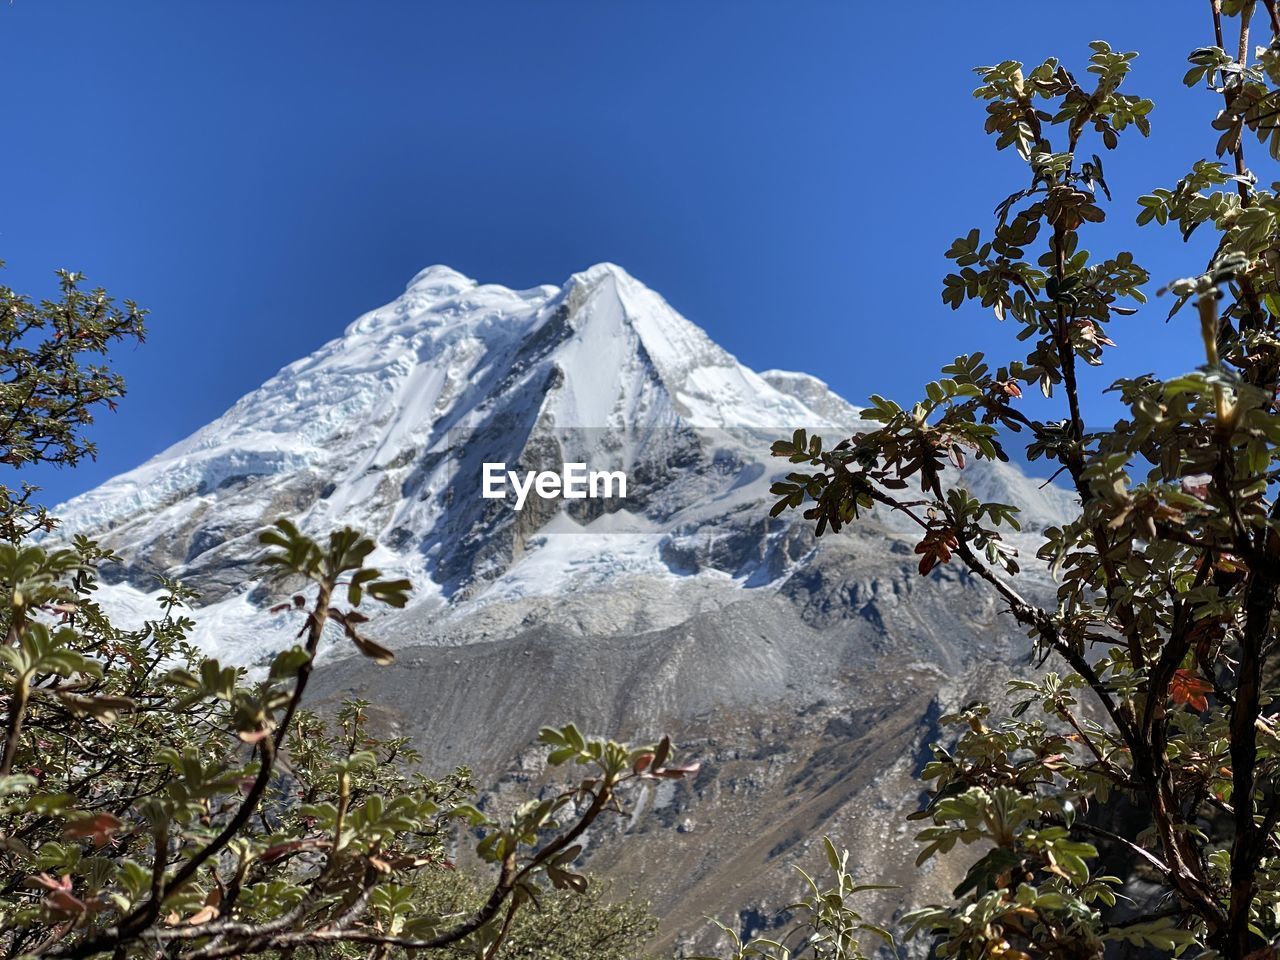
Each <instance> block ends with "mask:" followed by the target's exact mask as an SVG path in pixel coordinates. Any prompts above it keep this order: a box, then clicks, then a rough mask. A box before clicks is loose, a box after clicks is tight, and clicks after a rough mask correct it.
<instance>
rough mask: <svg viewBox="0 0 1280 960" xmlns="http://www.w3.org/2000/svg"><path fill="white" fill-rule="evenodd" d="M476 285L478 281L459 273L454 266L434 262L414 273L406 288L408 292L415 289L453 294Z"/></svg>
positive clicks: (439, 293) (420, 291)
mask: <svg viewBox="0 0 1280 960" xmlns="http://www.w3.org/2000/svg"><path fill="white" fill-rule="evenodd" d="M475 285H476V281H474V280H472V279H471V278H470V277H468V276H466V275H465V274H462V273H459V272H458V271H457V270H455V269H453V267H450V266H446V265H445V264H443V263H433V264H432V265H431V266H429V267H426V268H424V269H422V270H419V271H418V272H417V273H416V274H414V275H413V279H412V280H410V281H409V282H408V283H407V284H405V288H404V289H405V292H406V293H408V292H410V291H415V292H418V293H426V294H435V295H445V296H452V295H454V294H458V293H461V292H462V291H464V290H469V289H470V288H472V287H474V286H475Z"/></svg>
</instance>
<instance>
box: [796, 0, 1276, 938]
mask: <svg viewBox="0 0 1280 960" xmlns="http://www.w3.org/2000/svg"><path fill="white" fill-rule="evenodd" d="M1206 12H1207V13H1208V15H1209V21H1210V23H1211V25H1212V28H1213V38H1212V39H1213V44H1212V45H1210V46H1202V47H1199V48H1197V49H1196V50H1195V51H1193V52H1192V54H1191V55H1190V63H1191V68H1190V70H1189V71H1188V73H1187V77H1186V80H1187V83H1188V85H1191V86H1204V87H1207V88H1208V89H1209V90H1210V91H1211V93H1212V94H1213V96H1214V97H1215V98H1216V99H1217V100H1218V101H1219V102H1220V103H1221V105H1222V108H1221V112H1220V113H1219V115H1218V118H1217V119H1216V120H1215V121H1214V124H1213V126H1214V128H1215V131H1217V133H1216V134H1215V143H1214V149H1215V150H1216V154H1217V157H1218V158H1221V159H1202V160H1198V161H1196V162H1195V163H1194V165H1193V166H1192V168H1191V172H1190V173H1189V174H1188V175H1187V176H1186V177H1184V178H1183V179H1182V180H1181V181H1180V182H1179V183H1177V184H1176V185H1175V186H1174V187H1172V188H1169V189H1165V188H1160V189H1157V190H1155V191H1153V192H1152V193H1151V194H1149V195H1147V196H1144V197H1142V198H1141V199H1140V200H1139V201H1138V204H1139V212H1138V221H1139V223H1158V224H1176V225H1177V226H1178V228H1179V230H1180V232H1181V233H1182V235H1183V236H1184V237H1189V236H1191V235H1192V234H1193V233H1195V234H1197V235H1198V234H1202V233H1204V232H1206V231H1213V232H1214V233H1215V235H1216V239H1217V242H1216V245H1215V248H1214V250H1213V253H1212V258H1211V260H1210V262H1209V263H1208V264H1206V265H1204V266H1203V268H1199V267H1197V271H1198V272H1197V275H1196V276H1193V277H1191V278H1189V279H1185V280H1180V281H1177V282H1175V283H1173V284H1172V285H1171V286H1170V288H1169V290H1170V292H1171V294H1172V296H1173V298H1174V302H1173V311H1172V313H1171V318H1173V317H1177V318H1178V320H1179V321H1181V319H1182V317H1184V316H1185V315H1186V314H1184V313H1182V312H1181V309H1182V308H1183V307H1184V306H1186V305H1189V304H1194V306H1195V316H1194V318H1193V319H1192V320H1191V322H1192V323H1193V324H1194V325H1195V328H1196V330H1197V331H1198V333H1199V334H1200V336H1199V338H1198V339H1199V341H1200V342H1202V343H1203V348H1204V353H1203V356H1191V357H1189V358H1188V360H1187V365H1188V366H1190V367H1193V368H1194V369H1192V371H1191V372H1189V373H1186V374H1183V375H1181V376H1176V377H1172V378H1169V379H1162V378H1160V377H1157V376H1155V375H1152V374H1148V375H1145V376H1140V377H1131V378H1125V379H1121V380H1118V381H1116V382H1115V383H1114V385H1113V386H1112V387H1111V388H1110V389H1111V391H1112V392H1114V394H1115V395H1116V396H1117V397H1118V399H1119V401H1120V403H1121V404H1122V405H1123V407H1124V409H1125V413H1124V415H1123V416H1122V417H1121V418H1120V419H1118V420H1117V421H1116V422H1115V423H1114V424H1113V425H1112V426H1111V427H1109V428H1105V429H1096V430H1094V429H1089V428H1087V427H1086V422H1087V421H1086V414H1085V407H1086V404H1087V403H1088V401H1089V395H1088V393H1087V391H1086V390H1084V388H1083V387H1082V384H1081V378H1080V376H1079V374H1080V371H1081V369H1082V366H1100V365H1103V364H1104V362H1105V361H1106V358H1107V355H1108V352H1109V351H1110V349H1111V348H1112V347H1113V346H1114V343H1113V342H1112V338H1111V337H1112V334H1111V329H1112V327H1113V324H1114V321H1115V320H1116V319H1117V317H1124V316H1127V315H1129V314H1131V313H1133V312H1134V311H1135V309H1136V308H1137V307H1138V306H1139V305H1140V304H1142V303H1143V300H1144V297H1143V293H1142V291H1141V287H1142V285H1143V284H1144V283H1145V282H1146V281H1147V273H1146V271H1145V270H1143V269H1142V268H1141V267H1140V266H1138V264H1137V262H1136V261H1135V258H1134V256H1133V255H1132V254H1131V253H1129V252H1127V251H1126V252H1119V253H1115V254H1112V255H1103V256H1097V255H1095V254H1093V253H1091V252H1090V251H1089V250H1087V249H1085V247H1084V245H1083V239H1082V238H1083V236H1084V235H1085V233H1087V232H1089V231H1090V230H1092V229H1093V228H1094V225H1096V224H1099V223H1102V222H1103V221H1104V220H1105V219H1106V216H1107V214H1106V210H1107V206H1108V202H1109V201H1111V190H1110V187H1109V186H1108V184H1107V181H1106V179H1105V172H1104V165H1103V160H1102V158H1101V157H1100V156H1099V155H1098V154H1097V153H1093V152H1089V151H1088V148H1087V147H1086V146H1085V143H1086V142H1087V141H1088V140H1091V139H1097V140H1099V141H1100V147H1101V149H1102V150H1103V151H1106V150H1110V149H1113V148H1115V147H1116V146H1117V145H1118V143H1119V140H1120V137H1121V136H1122V135H1123V134H1124V133H1125V132H1126V131H1127V130H1129V129H1130V128H1133V129H1136V130H1137V131H1138V132H1140V133H1142V134H1144V135H1145V134H1146V133H1147V130H1148V126H1147V116H1148V114H1149V113H1150V111H1151V109H1152V104H1151V102H1150V101H1148V100H1145V99H1142V98H1138V97H1134V96H1131V95H1128V94H1126V93H1122V92H1121V91H1122V87H1123V84H1124V83H1125V81H1126V80H1127V75H1128V72H1129V68H1130V65H1131V63H1132V61H1133V59H1134V56H1135V55H1134V54H1132V53H1120V52H1117V51H1114V50H1112V49H1111V48H1110V47H1109V46H1108V45H1107V44H1106V43H1103V42H1101V41H1098V42H1095V43H1093V44H1092V45H1091V46H1092V55H1091V57H1090V58H1089V65H1088V73H1089V74H1090V75H1091V79H1090V80H1089V82H1087V83H1082V82H1081V81H1079V80H1077V79H1076V77H1075V75H1074V74H1072V73H1071V72H1070V71H1069V70H1067V69H1066V68H1065V67H1064V66H1063V65H1062V64H1061V63H1059V62H1058V61H1057V60H1053V59H1050V60H1047V61H1045V62H1044V63H1042V64H1040V65H1038V66H1036V67H1035V68H1033V69H1031V70H1029V71H1027V70H1024V69H1023V67H1022V65H1021V64H1018V63H1016V62H1013V61H1007V62H1004V63H1000V64H997V65H995V66H990V67H982V68H980V69H979V70H978V74H979V77H980V86H979V87H978V89H977V91H976V96H977V97H978V98H979V99H981V100H982V101H983V102H984V103H985V104H986V111H987V123H986V128H987V131H988V132H989V133H991V134H992V135H993V136H994V137H995V138H996V146H997V148H998V149H1005V148H1013V149H1015V150H1016V151H1017V153H1018V154H1019V155H1020V156H1021V158H1022V159H1023V161H1024V162H1025V163H1026V166H1027V171H1028V182H1027V184H1026V186H1025V187H1024V188H1023V189H1020V190H1018V191H1017V192H1015V193H1014V194H1012V195H1011V196H1009V197H1008V198H1007V199H1005V200H1004V201H1002V202H1001V203H1000V204H999V205H998V206H997V207H996V211H995V223H994V225H993V227H992V228H991V229H988V230H986V231H983V230H978V229H974V230H970V231H969V232H967V233H966V234H965V235H963V236H961V237H960V238H958V239H957V240H956V241H955V243H953V244H952V246H951V248H950V250H948V251H947V256H948V257H949V258H950V259H951V260H952V261H954V263H955V271H954V272H953V273H952V274H951V275H950V276H948V277H947V278H946V280H945V281H944V287H943V293H942V299H943V301H944V303H946V304H948V305H950V306H951V307H952V308H954V309H959V308H961V307H962V306H964V305H966V304H977V305H979V306H981V307H982V308H984V309H985V310H989V311H990V312H991V313H992V314H994V316H995V317H996V319H997V320H1001V321H1005V322H1006V323H1012V324H1013V325H1014V327H1015V329H1016V334H1017V340H1018V341H1019V342H1021V343H1023V344H1025V348H1024V351H1023V352H1022V353H1021V355H1017V354H1015V355H1014V356H1012V357H1010V358H1008V359H1006V360H1003V361H999V362H996V361H989V360H988V359H987V358H986V357H984V356H982V355H981V354H976V353H975V354H963V355H961V356H959V357H957V358H956V360H955V361H954V362H953V363H952V364H949V365H948V366H947V367H946V368H945V369H944V370H943V376H942V377H941V378H940V379H939V380H937V381H936V382H934V383H931V384H928V385H927V387H926V388H925V391H924V396H923V397H922V398H921V399H920V400H918V401H916V402H914V403H912V404H909V405H899V404H897V403H895V402H893V401H891V400H888V399H885V398H882V397H878V396H877V397H872V398H871V401H870V404H869V406H868V407H867V408H866V409H865V411H864V414H863V416H864V418H865V419H866V420H868V421H870V422H871V428H870V429H867V430H865V431H864V432H861V433H859V434H858V435H856V436H853V437H848V438H844V439H842V440H840V441H839V442H837V443H836V444H835V445H834V446H829V445H828V444H826V443H825V442H824V441H823V440H822V439H821V438H817V437H812V436H809V435H807V434H806V433H804V432H803V431H798V432H797V433H796V434H795V435H794V436H793V437H792V438H791V439H789V440H781V441H779V442H778V443H776V444H775V445H774V451H773V452H774V454H775V455H777V456H779V457H781V458H785V459H786V460H788V461H790V463H791V464H792V465H793V472H792V473H790V474H789V475H788V476H786V477H785V478H784V479H782V480H780V481H779V482H778V483H777V484H776V485H775V487H774V492H775V494H776V495H777V496H778V498H779V499H778V502H777V504H776V505H775V507H774V513H775V515H776V514H778V513H781V512H784V511H786V510H790V509H803V510H804V511H805V512H804V515H805V517H806V518H808V519H809V520H811V521H813V522H814V523H815V526H816V529H817V532H818V533H819V534H822V533H825V532H826V531H828V530H833V531H838V530H840V529H841V528H842V526H844V525H845V524H847V523H850V522H852V521H853V520H854V519H856V518H857V517H859V516H860V515H861V514H863V513H864V512H866V511H868V510H871V509H878V510H889V511H893V512H896V513H898V514H900V515H901V516H903V517H905V518H907V520H908V522H909V523H910V524H911V525H913V526H914V528H915V529H916V530H917V531H918V542H917V546H916V552H917V553H918V554H919V555H920V557H921V560H920V572H921V573H922V574H929V573H930V572H931V571H933V570H934V569H935V568H936V567H938V566H939V565H942V564H946V563H958V564H960V565H962V566H963V567H964V568H965V569H966V570H967V571H968V573H969V574H970V575H971V576H972V577H973V578H974V579H975V581H976V582H979V583H980V584H982V585H985V587H986V588H988V589H990V590H993V591H994V592H995V593H996V595H997V596H998V597H999V598H1000V600H1001V601H1002V605H1003V608H1004V610H1005V611H1007V613H1009V614H1010V615H1012V617H1013V618H1014V619H1015V620H1016V621H1017V623H1018V624H1020V625H1021V626H1022V627H1023V628H1024V629H1025V630H1026V631H1027V633H1028V635H1029V636H1030V638H1031V639H1032V641H1033V642H1034V645H1035V649H1036V651H1037V653H1038V654H1039V656H1040V658H1041V664H1042V665H1043V664H1044V663H1045V662H1047V661H1049V660H1056V661H1057V663H1056V665H1055V670H1054V672H1045V673H1042V674H1041V675H1040V676H1039V678H1038V679H1037V680H1035V681H1017V682H1015V683H1014V685H1013V687H1014V694H1015V696H1016V697H1017V699H1018V700H1019V703H1018V705H1017V707H1016V708H1015V709H1014V710H1013V712H1012V715H1010V716H1006V717H993V716H992V714H991V711H990V709H989V708H988V707H986V706H983V705H981V704H979V705H974V706H971V707H970V708H968V709H966V710H964V711H962V712H960V713H958V714H957V715H955V716H953V717H949V718H947V722H948V723H949V724H951V725H953V726H954V728H955V729H957V730H958V731H959V735H958V738H957V739H956V741H955V743H954V745H953V746H950V747H946V746H943V745H937V746H935V747H934V755H935V756H934V761H933V762H932V763H931V764H929V765H928V767H927V768H926V770H925V771H924V776H925V778H926V779H927V780H929V781H931V782H932V791H931V799H930V802H929V804H928V806H927V807H926V809H924V810H922V811H921V812H920V813H919V814H918V815H917V816H918V817H919V818H920V819H922V820H924V821H925V822H926V824H927V825H926V827H925V829H924V831H923V832H922V833H921V834H920V840H921V841H922V843H923V844H924V846H923V848H922V851H921V855H920V862H921V864H923V863H925V862H927V861H928V860H930V859H932V858H934V857H936V856H940V855H944V854H946V853H948V852H949V851H951V850H953V849H954V848H956V847H957V846H971V847H973V848H975V853H976V860H975V861H974V862H973V864H972V866H971V867H970V868H969V870H968V873H967V875H966V877H965V879H964V881H963V882H962V883H961V884H960V885H959V886H958V887H957V888H956V890H955V892H954V898H953V900H952V901H951V902H948V903H944V904H940V905H936V906H933V907H929V908H926V909H923V910H920V911H917V912H916V913H915V914H914V915H913V916H912V917H911V918H910V923H909V924H908V926H909V927H910V928H911V930H909V932H910V933H917V934H922V935H926V936H929V937H932V938H933V940H934V949H935V950H936V952H937V954H938V955H939V956H943V957H957V958H978V957H983V958H986V957H994V956H999V957H1006V958H1024V960H1025V958H1030V957H1050V958H1082V957H1088V958H1100V957H1102V956H1103V954H1104V951H1107V950H1108V949H1111V950H1116V949H1124V950H1131V949H1133V948H1136V947H1146V948H1153V949H1156V950H1160V951H1164V952H1168V953H1174V954H1182V953H1190V954H1194V955H1199V956H1204V957H1224V958H1231V960H1244V958H1246V957H1249V958H1263V957H1274V956H1276V955H1277V954H1276V945H1277V943H1280V830H1278V828H1280V766H1278V765H1280V714H1278V713H1277V692H1278V687H1277V679H1278V677H1280V672H1278V671H1277V669H1276V661H1275V653H1276V649H1277V647H1276V636H1277V629H1276V628H1277V618H1276V613H1277V611H1276V607H1277V588H1278V587H1280V500H1277V497H1276V492H1277V483H1278V482H1280V415H1278V414H1280V411H1278V410H1277V395H1278V392H1280V272H1278V268H1280V229H1278V226H1280V221H1278V219H1277V218H1278V217H1280V195H1278V194H1277V189H1280V185H1277V184H1272V185H1271V187H1270V188H1263V187H1262V185H1261V184H1262V183H1264V182H1267V181H1269V180H1270V179H1273V178H1272V177H1266V176H1260V175H1259V174H1258V173H1257V172H1255V171H1254V170H1252V169H1250V168H1249V167H1248V166H1247V164H1246V162H1245V150H1246V146H1245V143H1246V140H1247V139H1249V138H1250V137H1256V139H1257V140H1258V141H1260V142H1261V143H1263V144H1264V145H1265V146H1266V147H1267V153H1268V155H1269V159H1270V160H1273V161H1274V160H1275V159H1276V157H1277V156H1280V15H1278V13H1277V6H1276V4H1275V3H1272V2H1255V0H1212V2H1211V3H1209V4H1208V5H1207V8H1206ZM1264 14H1265V17H1266V19H1267V24H1268V26H1269V28H1270V36H1269V38H1268V43H1267V45H1266V46H1264V47H1259V48H1257V49H1256V50H1254V48H1253V47H1252V46H1251V41H1253V42H1256V41H1255V39H1254V32H1251V31H1252V30H1253V24H1254V20H1255V19H1259V18H1261V17H1262V16H1263V15H1264ZM1233 27H1234V33H1235V36H1233V37H1232V38H1231V39H1232V41H1233V42H1232V43H1231V45H1230V47H1229V48H1228V43H1227V36H1228V34H1230V33H1232V32H1233ZM1030 386H1035V387H1037V388H1038V389H1039V392H1040V393H1041V394H1042V396H1043V397H1044V398H1045V401H1046V402H1044V403H1039V404H1035V405H1031V404H1027V403H1025V402H1024V401H1023V388H1024V387H1030ZM1054 406H1056V407H1057V409H1056V410H1053V411H1051V412H1050V414H1049V415H1048V416H1037V415H1036V412H1037V411H1040V410H1045V409H1046V408H1052V407H1054ZM1014 439H1020V440H1021V442H1022V444H1023V447H1024V449H1025V452H1026V455H1027V457H1028V458H1030V459H1032V460H1045V461H1047V462H1049V463H1050V464H1051V465H1052V468H1053V469H1054V471H1055V472H1054V476H1055V477H1060V478H1062V480H1063V482H1064V483H1065V484H1068V485H1069V486H1070V488H1071V489H1072V490H1073V491H1074V492H1075V494H1076V495H1077V497H1078V501H1079V511H1078V513H1077V514H1076V515H1075V516H1073V517H1072V518H1071V519H1070V522H1068V523H1066V524H1064V525H1063V526H1062V527H1058V528H1050V529H1047V530H1044V531H1042V532H1041V545H1040V548H1039V550H1038V558H1039V559H1040V560H1041V561H1042V562H1043V563H1044V564H1046V565H1047V566H1048V567H1049V569H1050V570H1051V571H1052V572H1053V574H1054V575H1055V577H1056V579H1057V595H1056V597H1055V598H1052V599H1050V600H1049V601H1048V602H1047V603H1046V602H1045V600H1046V598H1045V597H1044V596H1043V593H1044V590H1043V588H1040V587H1037V586H1036V580H1035V579H1034V578H1028V577H1027V576H1026V574H1027V570H1026V564H1025V563H1024V562H1022V561H1021V560H1020V559H1019V558H1018V556H1017V553H1016V551H1015V550H1014V549H1013V547H1012V545H1011V544H1010V543H1009V542H1008V534H1009V531H1011V530H1016V529H1017V528H1018V520H1017V513H1016V511H1015V510H1014V509H1013V508H1012V507H1011V506H1009V505H1006V504H1000V503H987V502H983V501H982V500H981V499H980V498H978V497H976V496H975V495H973V493H971V492H970V490H968V489H967V488H966V482H965V472H964V471H965V469H966V466H967V462H968V460H969V459H970V458H976V459H978V460H997V459H998V460H1003V459H1006V456H1007V455H1006V452H1005V449H1004V444H1005V443H1008V442H1011V441H1012V440H1014ZM1122 817H1129V818H1133V817H1136V818H1138V820H1139V821H1140V822H1139V824H1138V825H1137V826H1136V827H1135V826H1134V824H1133V823H1132V819H1130V820H1128V821H1123V822H1124V823H1125V825H1124V826H1122V825H1121V823H1122V819H1121V818H1122ZM1131 878H1143V879H1145V881H1146V882H1147V883H1148V884H1152V885H1154V886H1153V887H1146V888H1145V889H1146V890H1148V891H1153V892H1143V890H1144V888H1143V887H1142V886H1140V885H1130V884H1129V883H1128V881H1129V880H1130V879H1131Z"/></svg>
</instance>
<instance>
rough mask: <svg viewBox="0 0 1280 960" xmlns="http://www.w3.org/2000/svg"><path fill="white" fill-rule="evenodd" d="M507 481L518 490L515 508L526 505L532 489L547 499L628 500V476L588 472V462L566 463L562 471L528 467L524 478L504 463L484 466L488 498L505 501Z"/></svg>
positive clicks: (619, 473)
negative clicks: (615, 498)
mask: <svg viewBox="0 0 1280 960" xmlns="http://www.w3.org/2000/svg"><path fill="white" fill-rule="evenodd" d="M507 484H510V485H511V489H512V490H514V491H515V494H516V502H515V509H516V510H520V509H522V508H523V507H524V503H525V500H526V499H527V498H528V496H529V494H530V493H531V492H532V493H536V494H537V495H538V496H539V497H541V498H542V499H544V500H552V499H555V498H556V497H563V498H564V499H566V500H585V499H587V498H588V497H590V498H591V499H593V500H597V499H601V498H605V499H608V498H612V497H621V498H624V499H625V498H626V496H627V475H626V474H625V473H624V472H623V471H621V470H612V471H605V470H592V471H590V472H588V471H587V465H586V464H585V463H566V464H564V465H563V467H562V469H561V470H560V472H559V473H556V472H555V471H554V470H529V471H526V472H525V474H524V476H523V477H522V476H521V475H520V474H519V473H517V472H516V471H515V470H508V469H507V465H506V464H505V463H486V464H485V465H484V485H483V488H482V490H481V496H483V497H484V498H485V499H486V500H505V499H506V497H507ZM615 488H616V490H617V492H616V493H615V492H614V490H615Z"/></svg>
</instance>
